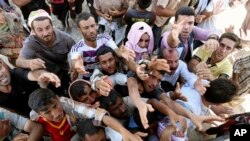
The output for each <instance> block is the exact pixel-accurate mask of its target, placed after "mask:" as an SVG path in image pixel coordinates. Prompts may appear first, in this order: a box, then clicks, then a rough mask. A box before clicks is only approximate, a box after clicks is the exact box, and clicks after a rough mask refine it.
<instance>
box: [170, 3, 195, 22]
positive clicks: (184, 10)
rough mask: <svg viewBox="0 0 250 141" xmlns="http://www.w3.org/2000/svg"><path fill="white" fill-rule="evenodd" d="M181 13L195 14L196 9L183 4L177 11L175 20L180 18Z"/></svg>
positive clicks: (186, 14)
mask: <svg viewBox="0 0 250 141" xmlns="http://www.w3.org/2000/svg"><path fill="white" fill-rule="evenodd" d="M179 15H185V16H195V12H194V9H193V8H191V7H187V6H183V7H180V8H179V9H178V10H177V11H176V13H175V21H177V20H178V17H179Z"/></svg>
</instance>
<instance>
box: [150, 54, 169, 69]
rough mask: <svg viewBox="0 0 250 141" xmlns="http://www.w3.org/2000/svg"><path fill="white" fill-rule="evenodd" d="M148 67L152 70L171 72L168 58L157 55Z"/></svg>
mask: <svg viewBox="0 0 250 141" xmlns="http://www.w3.org/2000/svg"><path fill="white" fill-rule="evenodd" d="M148 69H150V70H158V71H161V70H164V71H166V72H170V68H169V65H168V63H167V60H166V59H157V57H156V56H155V57H154V58H153V59H152V60H151V61H150V62H149V63H148Z"/></svg>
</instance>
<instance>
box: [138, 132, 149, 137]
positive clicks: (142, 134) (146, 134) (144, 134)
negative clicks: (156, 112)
mask: <svg viewBox="0 0 250 141" xmlns="http://www.w3.org/2000/svg"><path fill="white" fill-rule="evenodd" d="M135 134H136V135H138V136H140V137H146V136H148V133H143V132H136V133H135Z"/></svg>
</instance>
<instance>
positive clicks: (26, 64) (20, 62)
mask: <svg viewBox="0 0 250 141" xmlns="http://www.w3.org/2000/svg"><path fill="white" fill-rule="evenodd" d="M16 66H17V67H20V68H28V69H30V60H29V59H25V58H23V57H20V56H19V57H18V58H17V60H16Z"/></svg>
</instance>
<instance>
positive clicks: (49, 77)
mask: <svg viewBox="0 0 250 141" xmlns="http://www.w3.org/2000/svg"><path fill="white" fill-rule="evenodd" d="M38 82H41V83H52V84H54V85H55V87H60V86H61V81H60V79H59V78H58V76H57V75H56V74H54V73H50V72H44V73H42V74H41V75H40V76H39V78H38Z"/></svg>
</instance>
